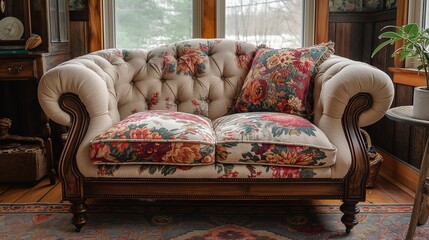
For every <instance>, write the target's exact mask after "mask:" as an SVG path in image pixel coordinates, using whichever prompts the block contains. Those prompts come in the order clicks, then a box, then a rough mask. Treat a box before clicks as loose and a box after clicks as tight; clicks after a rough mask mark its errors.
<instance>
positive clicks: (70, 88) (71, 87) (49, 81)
mask: <svg viewBox="0 0 429 240" xmlns="http://www.w3.org/2000/svg"><path fill="white" fill-rule="evenodd" d="M95 59H98V58H97V56H91V58H88V59H85V58H84V57H82V58H77V59H74V60H70V61H68V62H65V63H63V64H61V65H59V66H57V67H55V68H53V69H51V70H49V71H48V72H47V73H46V74H45V75H43V77H42V78H41V80H40V82H39V86H38V98H39V102H40V105H41V107H42V109H43V110H44V111H45V113H46V114H47V115H48V116H49V118H51V119H52V120H53V121H55V122H57V123H59V124H62V125H66V126H68V125H70V123H71V122H70V121H71V120H70V115H69V114H68V113H66V112H64V111H63V110H62V109H61V107H60V98H61V97H62V96H64V95H65V94H74V95H77V97H78V98H79V100H80V101H81V102H82V103H83V105H84V106H85V108H86V111H87V112H88V114H89V118H90V119H96V118H99V117H101V116H105V117H104V120H106V119H110V121H108V122H110V123H105V124H106V126H107V125H109V124H110V125H111V124H112V122H115V121H117V120H118V119H119V113H118V111H117V103H116V102H115V95H116V94H115V92H114V91H115V89H114V87H113V86H112V85H113V82H112V81H111V79H110V80H109V77H108V74H107V72H105V70H104V68H103V64H109V63H100V62H96V61H94V60H95ZM99 59H100V61H101V62H103V61H105V60H103V59H102V58H101V57H100V58H99ZM106 76H107V77H106Z"/></svg>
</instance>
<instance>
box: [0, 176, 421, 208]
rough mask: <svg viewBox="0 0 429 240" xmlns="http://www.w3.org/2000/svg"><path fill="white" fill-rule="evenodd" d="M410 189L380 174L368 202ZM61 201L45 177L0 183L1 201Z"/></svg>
mask: <svg viewBox="0 0 429 240" xmlns="http://www.w3.org/2000/svg"><path fill="white" fill-rule="evenodd" d="M411 194H412V193H410V191H403V190H401V189H400V188H399V187H397V186H395V185H393V184H392V183H390V182H389V181H387V180H386V179H384V178H383V177H381V176H378V178H377V179H376V182H375V187H374V188H373V189H368V190H367V201H366V203H372V204H389V203H390V204H391V203H413V201H414V198H413V196H412V195H411ZM35 202H40V203H61V202H63V201H62V199H61V184H60V182H59V181H57V183H56V184H55V185H54V186H51V185H49V179H48V178H47V177H45V178H44V179H42V180H40V181H39V182H38V183H33V184H28V183H26V184H22V183H21V184H18V183H15V184H4V183H0V203H35ZM311 202H312V203H316V204H317V203H319V204H337V203H339V202H340V200H316V201H311Z"/></svg>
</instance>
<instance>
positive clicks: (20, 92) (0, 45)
mask: <svg viewBox="0 0 429 240" xmlns="http://www.w3.org/2000/svg"><path fill="white" fill-rule="evenodd" d="M68 5H69V3H68V0H13V1H12V0H2V1H1V2H0V23H1V21H2V19H4V18H11V17H12V18H13V20H14V21H15V22H18V21H17V20H16V19H18V20H19V21H20V22H21V23H22V25H23V27H24V31H23V34H22V36H20V37H18V36H11V38H12V39H9V38H8V37H4V35H3V38H4V39H0V102H1V104H0V117H8V118H11V119H12V121H13V122H12V128H11V130H10V133H11V134H17V135H21V136H39V137H42V138H43V139H44V141H45V147H46V157H47V158H48V162H49V163H50V164H51V166H50V169H51V183H53V182H54V181H55V179H54V173H55V170H54V164H53V163H54V162H53V149H52V139H51V127H50V124H49V119H48V118H47V117H46V115H45V113H44V112H43V111H42V109H41V107H40V105H39V103H38V99H37V84H38V81H39V79H40V78H41V77H42V75H43V74H44V73H45V72H46V71H48V70H49V69H51V68H52V67H54V66H56V65H58V64H59V63H61V62H64V61H66V60H68V59H70V43H69V11H68V10H69V9H68V8H69V6H68ZM16 24H17V25H20V24H19V22H18V23H16ZM1 27H3V28H5V29H1ZM11 27H14V26H13V25H12V26H11ZM8 28H10V27H7V26H6V27H5V26H1V24H0V31H8ZM18 28H19V26H18ZM9 30H10V29H9ZM17 31H18V32H19V29H18V30H17ZM18 34H19V33H18ZM32 34H37V35H39V36H40V37H41V39H42V43H41V44H40V45H39V46H37V47H36V48H34V49H31V50H28V51H26V50H25V49H24V45H25V42H26V41H27V39H28V38H29V37H31V36H32ZM0 36H2V35H1V34H0Z"/></svg>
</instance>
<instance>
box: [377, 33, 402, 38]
mask: <svg viewBox="0 0 429 240" xmlns="http://www.w3.org/2000/svg"><path fill="white" fill-rule="evenodd" d="M378 38H379V39H382V38H393V39H400V38H402V36H401V35H399V34H398V33H396V32H384V33H382V34H380V36H378Z"/></svg>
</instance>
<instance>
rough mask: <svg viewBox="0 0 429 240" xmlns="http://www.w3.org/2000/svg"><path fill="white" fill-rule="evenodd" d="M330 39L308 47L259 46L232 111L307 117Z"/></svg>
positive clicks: (328, 53)
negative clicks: (273, 47) (311, 88)
mask: <svg viewBox="0 0 429 240" xmlns="http://www.w3.org/2000/svg"><path fill="white" fill-rule="evenodd" d="M332 52H333V46H332V43H329V44H326V45H316V46H313V47H310V48H296V49H292V48H288V49H259V50H257V51H256V55H255V58H254V59H253V63H252V66H251V69H250V72H249V74H248V75H247V77H246V79H245V82H244V85H243V88H242V90H241V92H240V93H239V95H238V99H237V102H236V104H235V106H234V107H233V108H232V110H231V113H237V112H261V111H266V112H283V113H290V114H295V115H298V116H302V117H306V118H310V117H311V113H312V106H311V105H312V102H311V101H310V100H311V91H310V87H311V84H312V82H311V81H312V78H313V77H314V74H315V70H316V67H317V66H318V65H319V64H320V63H321V62H322V61H323V60H325V59H327V58H328V57H329V56H330V55H331V53H332Z"/></svg>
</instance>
